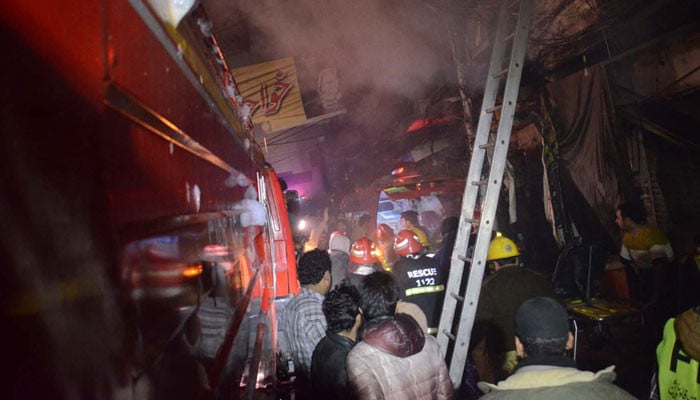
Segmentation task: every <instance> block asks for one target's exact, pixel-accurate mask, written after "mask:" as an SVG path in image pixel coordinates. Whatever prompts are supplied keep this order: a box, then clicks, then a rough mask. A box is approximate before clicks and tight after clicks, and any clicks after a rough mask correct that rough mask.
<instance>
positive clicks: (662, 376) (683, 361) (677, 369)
mask: <svg viewBox="0 0 700 400" xmlns="http://www.w3.org/2000/svg"><path fill="white" fill-rule="evenodd" d="M674 320H675V318H671V319H669V320H668V321H667V322H666V326H664V337H663V339H662V340H661V343H659V345H658V347H657V348H656V360H657V361H658V364H659V373H658V380H659V395H660V398H661V400H666V399H674V400H676V399H679V400H680V399H700V375H698V373H699V372H700V369H699V368H698V364H699V363H698V360H695V359H693V358H691V357H690V356H689V355H687V354H686V353H685V352H684V351H683V348H682V347H681V343H680V341H679V340H678V339H677V338H676V331H675V329H673V321H674Z"/></svg>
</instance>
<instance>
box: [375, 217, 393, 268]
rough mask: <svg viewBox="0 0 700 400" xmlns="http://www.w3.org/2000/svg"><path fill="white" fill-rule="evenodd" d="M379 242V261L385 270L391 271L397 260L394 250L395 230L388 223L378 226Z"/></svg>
mask: <svg viewBox="0 0 700 400" xmlns="http://www.w3.org/2000/svg"><path fill="white" fill-rule="evenodd" d="M376 235H377V244H378V248H379V262H381V263H382V267H384V269H385V270H387V271H391V266H392V265H393V264H394V263H395V262H396V260H397V258H398V257H397V256H396V252H395V251H394V230H393V229H391V227H390V226H389V225H387V224H379V225H378V226H377V232H376Z"/></svg>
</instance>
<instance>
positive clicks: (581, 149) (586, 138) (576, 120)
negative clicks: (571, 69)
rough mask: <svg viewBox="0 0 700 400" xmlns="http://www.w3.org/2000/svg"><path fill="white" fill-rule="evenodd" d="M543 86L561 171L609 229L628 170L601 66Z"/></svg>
mask: <svg viewBox="0 0 700 400" xmlns="http://www.w3.org/2000/svg"><path fill="white" fill-rule="evenodd" d="M547 90H548V91H549V94H550V96H551V98H552V99H553V100H554V103H555V107H556V109H557V111H556V113H557V115H558V116H559V118H560V123H561V129H560V132H559V156H560V166H561V168H562V172H563V173H566V174H567V177H568V178H570V180H571V182H572V183H573V184H574V186H575V187H576V188H577V189H578V191H579V192H580V193H581V195H582V196H583V198H584V199H585V201H586V202H587V203H588V205H589V206H590V207H591V208H592V209H593V211H594V212H595V214H596V215H597V217H598V219H599V220H600V222H601V223H602V224H603V226H604V227H605V228H606V230H607V231H608V233H610V234H612V233H613V231H614V230H615V225H614V217H615V211H614V210H615V208H616V206H617V204H618V203H619V202H620V201H621V200H622V198H623V197H624V196H622V195H621V193H622V192H623V191H622V190H621V181H620V180H621V179H627V178H625V177H627V176H629V175H628V173H627V172H626V171H627V168H626V167H625V160H626V158H625V156H624V151H622V149H621V144H620V143H617V142H616V141H615V138H614V135H613V121H614V116H613V104H612V99H611V96H610V87H609V85H608V80H607V76H606V74H605V69H604V68H603V67H602V66H594V67H591V68H589V69H586V70H584V71H581V72H578V73H575V74H572V75H570V76H568V77H566V78H564V79H562V80H559V81H556V82H553V83H551V84H549V85H548V86H547ZM628 183H629V182H623V184H628ZM569 206H572V205H569ZM611 236H612V235H611Z"/></svg>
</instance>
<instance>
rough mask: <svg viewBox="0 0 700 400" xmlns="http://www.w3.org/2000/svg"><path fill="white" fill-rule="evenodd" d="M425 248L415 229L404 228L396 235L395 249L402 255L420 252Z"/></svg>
mask: <svg viewBox="0 0 700 400" xmlns="http://www.w3.org/2000/svg"><path fill="white" fill-rule="evenodd" d="M422 249H423V245H422V244H420V240H419V239H418V236H416V234H415V233H413V231H410V230H408V229H404V230H402V231H400V232H399V234H398V235H396V239H395V240H394V251H395V252H396V254H398V255H400V256H407V255H409V254H414V253H418V252H420V251H421V250H422Z"/></svg>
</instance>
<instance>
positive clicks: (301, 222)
mask: <svg viewBox="0 0 700 400" xmlns="http://www.w3.org/2000/svg"><path fill="white" fill-rule="evenodd" d="M306 226H307V224H306V220H305V219H301V220H299V225H297V228H299V230H300V231H303V230H305V229H306Z"/></svg>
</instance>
